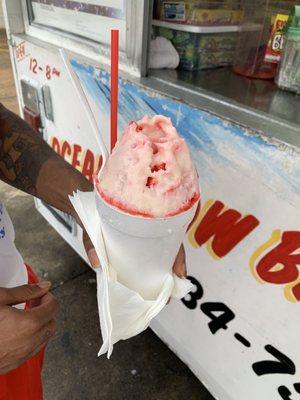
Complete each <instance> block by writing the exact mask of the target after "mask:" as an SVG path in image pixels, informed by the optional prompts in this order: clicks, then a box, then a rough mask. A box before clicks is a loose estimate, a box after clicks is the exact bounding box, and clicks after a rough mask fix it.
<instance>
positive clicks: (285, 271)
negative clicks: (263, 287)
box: [256, 231, 300, 299]
mask: <svg viewBox="0 0 300 400" xmlns="http://www.w3.org/2000/svg"><path fill="white" fill-rule="evenodd" d="M299 249H300V232H297V231H289V232H284V233H283V234H282V237H281V242H280V243H279V244H278V245H277V246H276V247H275V248H274V249H272V250H271V251H270V252H269V253H268V254H266V255H265V256H264V257H263V258H262V259H261V260H260V261H259V263H258V265H257V267H256V271H257V274H258V275H259V276H260V278H261V279H263V280H264V281H266V282H270V283H276V284H283V283H290V282H294V281H295V280H296V279H297V278H298V277H299V270H298V268H297V266H300V254H299V253H298V254H293V253H295V252H296V251H297V250H299ZM278 265H279V266H281V268H280V269H278V268H277V269H274V267H276V266H278ZM292 291H293V294H294V295H295V296H296V297H297V298H298V299H300V286H299V285H296V286H295V287H294V288H293V289H292Z"/></svg>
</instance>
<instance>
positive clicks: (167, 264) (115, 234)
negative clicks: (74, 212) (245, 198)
mask: <svg viewBox="0 0 300 400" xmlns="http://www.w3.org/2000/svg"><path fill="white" fill-rule="evenodd" d="M95 196H96V205H97V210H98V213H99V216H100V219H101V227H102V232H103V237H104V241H105V247H106V251H107V256H108V260H109V264H110V265H111V266H112V267H113V268H114V270H115V271H116V272H117V279H118V281H119V282H120V283H121V284H123V285H125V286H126V287H128V288H129V289H131V290H133V291H135V292H137V293H139V294H140V295H141V296H142V297H143V299H145V300H155V299H156V298H157V296H158V295H159V293H160V291H161V288H162V286H163V284H164V281H165V279H167V278H168V276H169V275H170V274H171V273H172V267H173V263H174V260H175V258H176V255H177V253H178V250H179V247H180V245H181V243H182V241H183V239H184V236H185V233H186V230H187V227H188V225H189V223H190V222H191V221H192V219H193V217H194V215H195V212H196V208H197V205H198V202H196V203H195V204H194V205H193V206H192V207H191V208H190V209H189V210H187V211H185V212H183V213H180V214H178V215H175V216H172V217H167V218H143V217H138V216H133V215H130V214H126V213H124V212H122V211H119V210H118V209H117V208H115V207H113V206H111V205H109V204H108V203H106V202H105V201H104V200H103V199H102V198H101V196H99V194H98V193H97V192H96V191H95Z"/></svg>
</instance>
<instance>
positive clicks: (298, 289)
mask: <svg viewBox="0 0 300 400" xmlns="http://www.w3.org/2000/svg"><path fill="white" fill-rule="evenodd" d="M292 293H293V295H294V296H295V298H296V299H297V300H298V301H300V283H297V285H295V286H294V287H293V288H292Z"/></svg>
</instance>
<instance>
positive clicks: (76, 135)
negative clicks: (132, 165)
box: [3, 0, 300, 400]
mask: <svg viewBox="0 0 300 400" xmlns="http://www.w3.org/2000/svg"><path fill="white" fill-rule="evenodd" d="M165 3H167V6H168V7H167V8H164V9H163V12H165V16H167V17H168V19H170V21H168V22H162V21H161V20H155V19H153V17H152V16H153V4H152V2H151V1H147V0H110V1H108V0H89V1H87V0H86V1H79V0H27V1H25V0H4V1H3V7H4V17H5V22H6V30H7V36H8V42H9V48H10V55H11V60H12V65H13V70H14V77H15V83H16V88H17V94H18V101H19V107H20V113H21V115H22V116H23V118H24V119H25V120H26V121H28V122H29V123H30V124H31V125H32V126H33V127H34V128H35V129H36V131H37V134H40V135H42V137H43V138H44V140H45V141H47V142H48V144H49V145H50V146H51V147H52V148H53V149H54V150H55V151H56V152H57V153H59V154H60V155H61V156H62V157H64V158H65V159H66V160H67V161H68V162H70V163H71V164H72V165H73V166H74V167H75V168H77V169H78V170H79V171H81V172H82V173H83V174H84V175H85V176H86V177H87V178H88V179H90V180H92V176H93V174H94V173H95V172H96V171H97V170H99V167H100V165H101V151H100V144H99V138H98V137H97V135H95V134H94V133H93V132H92V130H91V127H90V124H89V120H88V118H87V115H86V114H85V112H84V110H83V109H82V106H81V102H80V99H79V97H78V94H77V92H76V90H75V88H74V86H73V84H72V82H71V80H70V77H69V75H68V73H67V70H66V68H65V66H64V63H63V61H62V58H61V55H60V51H59V50H60V48H64V49H65V51H66V52H67V54H68V57H69V59H70V62H71V65H72V68H73V69H74V72H75V73H76V74H77V76H78V77H79V79H80V82H81V85H82V88H83V90H84V92H85V94H86V96H87V99H88V102H89V104H90V107H91V109H92V111H93V114H94V116H95V119H96V121H97V124H98V128H99V131H100V132H101V135H102V139H103V141H104V142H105V144H106V146H107V147H108V148H109V147H110V130H109V124H110V116H109V112H110V111H109V109H110V73H109V59H110V47H109V42H110V30H111V29H118V30H119V32H120V79H119V116H118V128H119V129H118V131H119V134H120V135H121V134H122V131H123V129H124V127H125V126H126V125H127V124H128V122H129V121H131V120H134V121H136V120H139V119H140V118H141V117H142V116H144V115H154V114H163V115H165V116H167V117H170V118H171V120H172V122H173V124H174V125H175V127H176V128H177V130H178V131H179V133H180V134H181V135H182V136H183V137H184V138H185V140H186V141H187V143H188V145H189V147H190V149H191V153H192V156H193V159H194V160H195V163H196V166H197V170H198V174H199V180H200V187H201V210H200V213H199V215H198V217H197V219H196V221H195V222H194V223H193V225H192V226H191V227H190V229H189V231H188V232H187V235H186V239H185V243H184V246H185V249H186V254H187V266H188V279H190V280H191V282H192V283H193V284H194V289H193V291H192V292H191V293H190V294H188V295H187V296H186V297H185V298H184V299H183V300H182V301H173V302H171V304H170V305H169V306H168V307H167V308H165V309H164V310H163V311H162V312H161V313H160V314H159V315H158V317H157V318H156V319H155V320H154V321H153V322H152V325H151V328H152V329H153V330H154V331H155V332H156V334H157V335H158V336H159V337H160V338H161V339H162V340H163V341H164V342H165V343H166V344H167V346H169V348H170V349H172V350H173V351H174V352H175V353H176V354H177V355H178V357H179V358H180V359H181V360H183V362H185V363H186V365H188V367H189V368H190V369H191V370H192V371H193V373H194V374H195V375H196V376H197V377H198V378H199V379H200V380H201V381H202V382H203V383H204V385H205V386H206V387H207V388H208V389H209V391H210V392H211V393H212V395H213V396H214V397H215V398H218V399H222V400H254V399H255V400H275V399H276V400H277V399H278V400H281V399H284V400H289V399H290V400H296V399H298V398H299V395H300V346H299V326H300V312H299V310H300V150H299V146H300V112H299V111H300V99H299V97H297V96H296V95H293V94H290V93H285V92H282V91H280V90H278V89H276V87H275V86H274V85H273V83H271V82H270V81H258V80H249V79H246V78H242V77H238V76H236V75H234V74H233V73H232V71H231V70H230V68H225V69H224V68H223V69H209V70H206V69H205V70H201V69H200V70H197V71H189V70H182V69H181V70H180V69H179V70H175V69H174V70H162V69H152V70H151V69H149V51H150V47H151V37H152V38H153V35H155V32H156V34H157V31H158V32H160V33H159V34H161V28H164V29H169V32H171V33H172V32H173V31H176V32H178V30H179V28H178V21H179V22H180V21H181V20H182V18H184V16H183V15H184V13H185V11H184V10H185V8H184V4H185V2H165ZM165 6H166V5H164V4H163V7H165ZM208 15H210V14H209V13H208ZM205 18H207V14H206V16H205ZM172 19H173V22H172ZM176 19H177V21H176ZM237 19H238V14H237V13H235V14H234V18H233V21H232V23H231V25H230V27H228V26H226V27H225V28H224V26H223V28H222V27H220V26H219V27H218V28H217V33H218V34H225V33H226V34H227V33H228V32H229V33H230V34H232V35H234V34H237V31H238V28H237V26H236V23H237V21H236V20H237ZM174 20H175V22H174ZM176 24H177V25H176ZM182 29H183V32H187V33H188V34H190V33H191V34H193V35H200V36H201V35H202V36H203V37H204V39H205V35H207V34H209V33H211V32H212V28H211V27H206V28H203V27H202V28H201V29H198V28H197V29H196V28H195V27H193V26H192V28H191V27H188V25H186V26H184V27H183V25H182ZM173 33H174V32H173ZM173 33H172V34H173ZM202 36H201V37H202ZM177 37H180V38H182V35H181V36H180V35H179V34H178V33H177ZM180 40H181V39H180ZM189 43H190V42H189ZM197 43H198V42H197ZM226 43H227V42H226ZM181 44H182V46H183V47H184V46H185V45H184V42H183V43H181ZM190 50H191V52H192V53H193V51H194V50H195V49H194V48H191V49H190ZM191 52H190V53H189V54H191ZM204 55H205V54H204ZM204 55H203V57H204ZM206 59H209V57H208V58H205V60H206ZM187 61H189V59H188V60H186V59H182V60H181V62H187ZM189 65H190V64H189ZM191 69H193V68H191ZM35 204H36V208H37V210H38V211H39V212H40V213H41V214H42V215H43V216H44V217H45V218H46V220H47V221H48V222H49V223H50V224H51V225H52V226H53V227H54V228H55V229H56V230H57V231H58V232H59V234H60V235H61V236H62V237H63V238H64V239H65V240H66V241H67V242H68V243H69V244H70V245H71V246H72V247H73V248H74V250H75V251H76V252H77V253H78V254H79V255H80V256H81V257H82V258H84V259H85V260H86V255H85V252H84V249H83V246H82V244H81V233H82V232H81V229H80V227H79V226H77V224H76V223H75V221H74V220H73V219H72V218H71V217H70V216H69V215H66V214H64V213H62V212H60V211H58V210H56V209H54V208H52V207H50V206H49V205H47V204H45V203H43V202H42V201H40V200H37V199H36V200H35Z"/></svg>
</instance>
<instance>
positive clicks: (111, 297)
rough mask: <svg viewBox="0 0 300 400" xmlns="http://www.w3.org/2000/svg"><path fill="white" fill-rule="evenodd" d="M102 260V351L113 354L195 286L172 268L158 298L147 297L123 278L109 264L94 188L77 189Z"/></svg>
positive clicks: (99, 281)
mask: <svg viewBox="0 0 300 400" xmlns="http://www.w3.org/2000/svg"><path fill="white" fill-rule="evenodd" d="M70 200H71V203H72V204H73V207H74V209H75V210H76V212H77V214H78V215H79V217H80V219H81V221H82V223H83V225H84V227H85V229H86V231H87V233H88V235H89V237H90V239H91V241H92V243H93V245H94V247H95V250H96V252H97V255H98V257H99V259H100V262H101V268H98V269H96V270H95V272H96V277H97V300H98V311H99V318H100V327H101V332H102V339H103V344H102V347H101V349H100V351H99V353H98V355H99V356H100V355H102V354H104V353H107V358H109V357H110V356H111V353H112V351H113V345H114V344H115V343H116V342H118V341H119V340H122V339H123V340H124V339H128V338H130V337H132V336H135V335H137V334H139V333H140V332H142V331H143V330H145V329H146V328H147V327H148V326H149V324H150V322H151V320H152V318H154V317H155V316H156V315H157V314H158V313H159V312H160V311H161V310H162V308H163V307H164V306H165V305H166V303H167V301H168V299H169V298H170V297H176V298H182V297H184V296H185V295H186V294H187V293H188V292H190V291H191V289H192V284H191V283H190V281H189V280H187V279H184V278H183V279H180V278H178V277H177V276H176V275H175V274H173V273H172V271H170V273H169V274H166V276H165V278H164V281H163V282H161V286H160V287H161V290H160V292H159V295H158V296H157V298H156V299H155V300H154V301H149V300H144V299H143V298H142V297H141V296H140V294H139V293H137V292H135V291H133V290H131V289H129V288H128V287H126V286H124V285H123V284H121V283H120V282H118V277H117V273H116V270H115V269H114V266H113V265H110V264H109V260H108V258H107V253H106V249H105V239H104V238H103V235H102V229H101V220H100V218H99V214H98V211H97V207H96V201H95V194H94V192H79V191H78V192H76V193H73V197H72V196H70Z"/></svg>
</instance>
